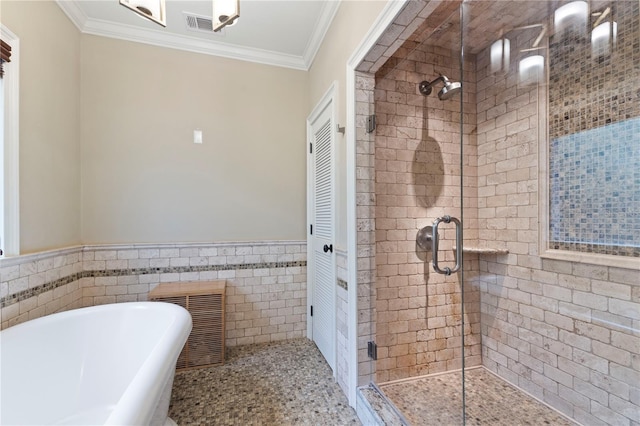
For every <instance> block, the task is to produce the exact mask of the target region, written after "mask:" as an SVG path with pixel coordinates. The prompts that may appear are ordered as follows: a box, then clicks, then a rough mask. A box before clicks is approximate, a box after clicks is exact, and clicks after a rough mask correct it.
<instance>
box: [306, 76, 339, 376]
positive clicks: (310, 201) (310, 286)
mask: <svg viewBox="0 0 640 426" xmlns="http://www.w3.org/2000/svg"><path fill="white" fill-rule="evenodd" d="M337 92H338V82H337V81H334V82H333V83H331V85H330V86H329V88H328V89H327V91H326V92H325V94H324V95H323V96H322V98H320V101H318V103H317V104H316V106H315V107H314V108H313V110H312V111H311V113H310V114H309V116H308V117H307V137H306V140H305V142H306V150H307V338H309V339H311V340H313V318H312V317H311V306H312V305H313V293H314V289H315V287H314V286H315V283H314V279H313V277H314V267H315V262H314V250H313V243H312V240H313V238H312V236H311V225H312V224H313V222H314V217H315V193H314V188H315V185H314V183H313V182H314V179H315V166H314V155H313V154H312V153H311V152H310V151H311V150H310V148H309V147H310V144H311V143H312V142H313V137H314V135H313V130H312V123H313V122H314V121H315V120H316V119H317V118H318V117H319V116H320V115H321V114H322V113H323V112H324V111H325V110H326V109H327V108H329V109H330V117H331V126H332V129H331V132H332V142H333V143H332V145H331V168H332V170H333V173H334V179H333V182H332V186H333V188H332V193H333V200H332V203H333V212H332V214H333V227H332V230H331V233H332V235H331V239H332V241H333V242H334V243H333V244H334V250H333V252H332V253H331V265H332V267H333V276H334V277H335V276H336V250H335V241H336V217H337V215H336V179H335V172H336V147H335V141H336V139H337V138H336V128H335V123H336V122H337V121H336V120H337V117H336V102H337V98H336V93H337ZM331 285H332V289H333V291H332V292H331V294H332V296H333V301H332V302H333V303H332V308H333V313H332V315H331V318H332V321H331V323H332V325H331V335H332V340H333V361H334V365H333V366H331V367H332V370H333V377H334V378H335V377H336V374H337V368H335V367H336V365H335V364H336V363H337V358H338V357H337V355H338V354H337V346H338V345H337V330H336V307H337V300H336V297H337V296H336V290H335V286H336V283H332V284H331Z"/></svg>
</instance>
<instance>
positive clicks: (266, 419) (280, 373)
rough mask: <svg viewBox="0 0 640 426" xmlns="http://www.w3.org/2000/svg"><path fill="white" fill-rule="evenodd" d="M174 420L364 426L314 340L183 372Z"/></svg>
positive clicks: (233, 353) (261, 348)
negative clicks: (216, 365) (361, 424)
mask: <svg viewBox="0 0 640 426" xmlns="http://www.w3.org/2000/svg"><path fill="white" fill-rule="evenodd" d="M169 416H170V417H171V418H172V419H173V420H175V421H176V423H178V424H179V425H359V424H360V421H359V420H358V417H357V416H356V413H355V411H354V410H353V409H352V408H351V407H350V406H349V402H348V401H347V398H346V396H345V395H344V394H343V393H342V391H341V390H340V387H339V386H338V384H337V383H336V382H335V381H334V379H333V374H332V372H331V368H329V365H328V364H327V363H326V361H325V360H324V358H323V357H322V355H321V354H320V352H319V351H318V349H317V348H316V346H315V344H314V343H313V342H312V341H310V340H308V339H295V340H289V341H284V342H278V343H269V344H259V345H250V346H238V347H235V348H228V349H227V358H226V361H225V364H224V365H222V366H218V367H210V368H206V369H197V370H190V371H184V372H180V373H177V374H176V376H175V380H174V383H173V393H172V396H171V406H170V407H169Z"/></svg>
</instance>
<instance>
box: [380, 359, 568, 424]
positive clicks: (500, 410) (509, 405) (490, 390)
mask: <svg viewBox="0 0 640 426" xmlns="http://www.w3.org/2000/svg"><path fill="white" fill-rule="evenodd" d="M465 376H466V392H467V395H466V406H467V423H466V424H467V425H491V426H516V425H553V426H564V425H567V426H569V425H574V423H572V422H571V421H569V420H567V419H566V418H565V417H563V416H561V415H560V414H558V413H557V412H555V411H554V410H552V409H550V408H549V407H547V406H545V405H543V404H541V403H540V402H538V401H536V400H535V399H533V398H531V397H530V396H529V395H527V394H525V393H523V392H522V391H520V390H518V389H517V388H515V387H514V386H512V385H510V384H509V383H507V382H505V381H504V380H502V379H500V378H498V377H497V376H495V375H493V374H491V373H490V372H488V371H487V370H485V369H484V368H476V369H473V370H467V371H466V374H465ZM461 387H462V376H461V374H460V373H459V372H457V373H448V374H442V375H437V376H430V377H423V378H418V379H415V380H410V381H406V382H401V383H391V384H382V385H380V389H381V390H382V391H383V392H384V394H385V395H386V396H387V398H388V399H389V400H391V401H392V402H393V404H394V405H395V406H396V407H397V408H398V409H399V410H400V412H402V414H403V415H404V416H405V417H406V419H407V420H408V421H409V423H410V424H411V425H412V426H418V425H460V424H462V389H461Z"/></svg>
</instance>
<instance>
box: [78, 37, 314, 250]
mask: <svg viewBox="0 0 640 426" xmlns="http://www.w3.org/2000/svg"><path fill="white" fill-rule="evenodd" d="M81 69H82V91H81V92H82V112H81V119H82V126H81V127H82V131H81V137H82V144H83V145H82V238H83V242H84V243H89V244H91V243H124V242H180V241H184V242H191V241H230V240H231V241H239V240H262V239H266V240H286V239H304V238H305V237H306V234H305V230H306V214H305V211H306V210H305V209H306V189H305V188H306V143H305V139H306V138H305V132H306V127H305V119H306V110H307V105H309V99H308V97H309V95H308V74H307V73H306V72H303V71H295V70H289V69H285V68H278V67H273V66H267V65H260V64H255V63H249V62H242V61H236V60H230V59H224V58H219V57H214V56H208V55H200V54H194V53H188V52H183V51H178V50H172V49H166V48H160V47H154V46H148V45H143V44H137V43H131V42H125V41H120V40H114V39H108V38H103V37H95V36H89V35H85V36H83V38H82V66H81ZM194 129H200V130H202V132H203V135H204V143H203V144H202V145H196V144H194V143H193V130H194Z"/></svg>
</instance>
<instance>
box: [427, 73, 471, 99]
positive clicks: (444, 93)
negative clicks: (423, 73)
mask: <svg viewBox="0 0 640 426" xmlns="http://www.w3.org/2000/svg"><path fill="white" fill-rule="evenodd" d="M440 81H441V82H443V83H444V87H443V88H442V89H440V91H439V92H438V98H439V99H440V100H441V101H446V100H447V99H451V98H452V97H453V95H455V94H456V93H458V92H459V91H460V90H461V89H462V84H461V83H459V82H457V81H453V82H451V81H449V79H448V78H447V77H446V76H444V75H442V74H440V77H438V78H436V79H435V80H433V81H431V82H429V81H426V80H425V81H423V82H421V83H420V84H419V85H418V89H419V90H420V93H422V94H423V95H425V96H428V95H430V94H431V90H432V89H433V86H435V84H436V83H438V82H440Z"/></svg>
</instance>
